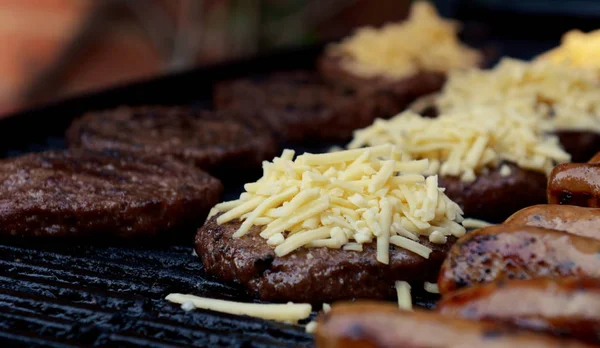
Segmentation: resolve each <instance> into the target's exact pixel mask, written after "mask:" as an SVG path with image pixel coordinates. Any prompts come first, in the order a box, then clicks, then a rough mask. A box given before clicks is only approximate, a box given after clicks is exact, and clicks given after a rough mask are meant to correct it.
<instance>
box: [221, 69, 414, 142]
mask: <svg viewBox="0 0 600 348" xmlns="http://www.w3.org/2000/svg"><path fill="white" fill-rule="evenodd" d="M214 104H215V108H216V109H218V110H228V111H229V112H232V111H235V113H236V114H237V115H238V117H240V118H243V119H254V120H259V121H260V122H262V123H263V124H264V126H265V128H266V129H269V130H271V132H272V133H273V134H274V135H275V136H276V137H277V138H278V139H279V140H280V142H282V143H310V142H319V141H346V140H349V139H350V138H351V136H352V131H353V130H355V129H358V128H363V127H366V126H368V125H370V124H371V123H372V122H373V121H374V120H375V119H376V118H389V117H391V116H394V115H395V114H397V113H398V112H400V111H402V110H403V109H404V107H405V105H402V104H399V103H397V101H396V100H395V99H394V98H393V96H392V95H391V94H390V93H389V92H386V91H379V90H358V89H352V88H338V87H334V86H331V85H328V84H326V83H324V82H323V81H322V79H321V78H320V77H319V76H318V75H317V74H315V73H311V72H289V73H279V74H272V75H268V76H266V77H264V78H261V79H242V80H235V81H227V82H222V83H220V84H219V85H217V87H216V88H215V91H214Z"/></svg>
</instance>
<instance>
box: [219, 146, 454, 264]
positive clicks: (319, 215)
mask: <svg viewBox="0 0 600 348" xmlns="http://www.w3.org/2000/svg"><path fill="white" fill-rule="evenodd" d="M403 156H405V154H403V153H401V151H400V150H399V149H398V148H396V147H395V146H393V145H390V144H385V145H380V146H374V147H369V148H361V149H352V150H345V151H339V152H332V153H325V154H304V155H301V156H298V157H297V158H296V159H295V160H294V159H293V151H291V150H286V151H284V154H283V155H282V156H281V157H279V158H275V159H274V160H273V162H265V163H264V165H263V170H264V173H263V177H262V178H261V179H259V180H258V181H257V182H255V183H249V184H247V185H245V188H246V192H244V193H242V195H241V196H240V198H239V199H237V200H234V201H231V202H224V203H220V204H218V205H216V206H215V209H216V210H218V213H219V214H220V215H218V217H217V220H216V221H217V223H218V224H223V223H227V222H229V221H232V220H234V219H239V220H241V221H242V224H241V226H240V227H239V229H238V230H237V231H236V232H235V233H234V235H233V237H235V238H243V237H244V236H245V235H246V234H248V233H250V231H251V229H252V227H258V228H259V231H260V232H259V233H258V235H259V236H260V237H262V238H264V239H265V240H266V243H267V244H268V245H270V246H271V247H273V248H274V251H275V254H276V255H277V256H286V255H288V254H290V253H292V252H294V251H295V250H297V249H299V248H303V247H306V248H315V247H327V248H336V249H339V248H343V249H344V250H353V251H358V252H360V251H362V250H363V245H364V244H367V243H372V242H375V244H376V247H377V260H378V261H379V262H381V263H384V264H388V263H389V259H390V255H389V247H390V245H395V246H397V247H400V248H404V249H406V250H409V251H411V252H413V253H415V254H418V255H421V256H422V257H424V258H428V257H429V254H430V253H431V251H432V250H431V249H430V248H428V247H426V246H424V245H422V244H420V243H419V237H421V236H423V237H427V238H428V239H429V240H431V241H432V242H434V243H439V244H443V243H445V242H446V240H447V236H454V237H460V236H462V235H463V234H464V233H465V229H464V227H462V226H461V225H460V221H462V214H463V212H462V210H461V209H460V207H459V206H458V205H457V204H456V203H454V202H452V201H451V200H450V199H449V198H448V197H447V196H446V195H445V193H444V189H442V188H440V187H438V181H437V176H435V175H433V176H429V177H427V178H425V176H424V175H423V172H424V171H426V170H427V169H428V168H429V163H428V161H427V160H416V161H412V160H401V159H400V158H401V157H403ZM263 220H264V221H263Z"/></svg>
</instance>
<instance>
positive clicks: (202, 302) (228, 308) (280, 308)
mask: <svg viewBox="0 0 600 348" xmlns="http://www.w3.org/2000/svg"><path fill="white" fill-rule="evenodd" d="M165 299H166V300H167V301H170V302H173V303H178V304H182V305H183V304H185V303H191V306H194V307H195V308H200V309H206V310H210V311H215V312H221V313H229V314H236V315H247V316H250V317H256V318H261V319H267V320H276V321H281V322H294V323H296V322H298V321H299V320H302V319H306V318H308V317H309V316H310V312H311V311H312V307H311V305H310V304H307V303H291V302H290V303H287V304H262V303H244V302H233V301H224V300H217V299H213V298H206V297H198V296H193V295H185V294H169V295H168V296H167V297H166V298H165ZM188 307H189V306H188Z"/></svg>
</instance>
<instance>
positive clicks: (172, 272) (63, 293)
mask: <svg viewBox="0 0 600 348" xmlns="http://www.w3.org/2000/svg"><path fill="white" fill-rule="evenodd" d="M19 243H22V242H19ZM63 243H64V242H63ZM171 292H184V293H194V294H197V295H200V296H210V297H215V298H222V299H236V300H240V298H241V299H242V300H249V298H248V297H247V296H245V295H244V294H243V292H241V291H240V289H238V288H236V287H232V286H227V285H223V284H221V283H218V282H216V281H213V280H211V279H209V278H207V277H205V276H204V275H203V270H202V264H201V263H200V262H199V261H198V259H197V258H196V257H195V256H192V253H191V248H190V247H181V246H171V247H168V248H159V247H152V246H150V247H126V248H123V247H111V246H106V247H102V246H100V247H91V246H74V245H58V244H52V243H49V242H45V243H43V242H42V243H40V242H36V243H35V244H34V245H28V246H23V245H19V244H16V242H14V241H13V242H8V243H5V244H3V245H0V339H1V340H3V341H7V342H10V343H11V344H12V345H21V346H28V347H31V346H48V347H75V346H89V345H118V346H125V347H127V346H152V347H183V346H189V345H197V346H237V347H288V346H310V345H312V338H311V336H310V335H308V334H306V333H305V332H304V330H303V328H301V327H297V326H291V325H285V324H279V323H274V322H268V321H264V320H260V319H255V318H247V317H239V316H234V315H226V314H219V313H214V312H210V311H202V310H195V311H191V312H184V311H183V310H181V308H180V307H179V306H178V305H175V304H171V303H168V302H166V301H165V300H164V297H165V296H166V295H167V294H169V293H171Z"/></svg>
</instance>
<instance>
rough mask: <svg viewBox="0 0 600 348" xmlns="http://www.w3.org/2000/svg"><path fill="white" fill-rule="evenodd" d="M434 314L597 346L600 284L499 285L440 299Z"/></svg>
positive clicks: (549, 281)
mask: <svg viewBox="0 0 600 348" xmlns="http://www.w3.org/2000/svg"><path fill="white" fill-rule="evenodd" d="M438 311H439V312H440V313H442V314H445V315H449V316H452V317H462V318H465V319H472V320H490V321H495V322H498V321H499V322H504V323H507V324H512V325H516V326H518V327H521V328H527V329H534V330H543V331H547V332H550V333H554V334H559V335H567V336H571V337H573V338H577V339H580V340H584V341H587V342H590V343H595V344H600V336H599V335H598V333H600V280H597V279H596V280H594V279H577V278H561V279H550V278H538V279H529V280H511V281H499V282H497V283H488V284H482V285H478V286H473V287H470V288H466V289H461V290H458V291H456V292H453V293H451V294H449V295H448V296H446V297H444V298H443V299H442V301H441V302H440V303H439V304H438Z"/></svg>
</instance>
